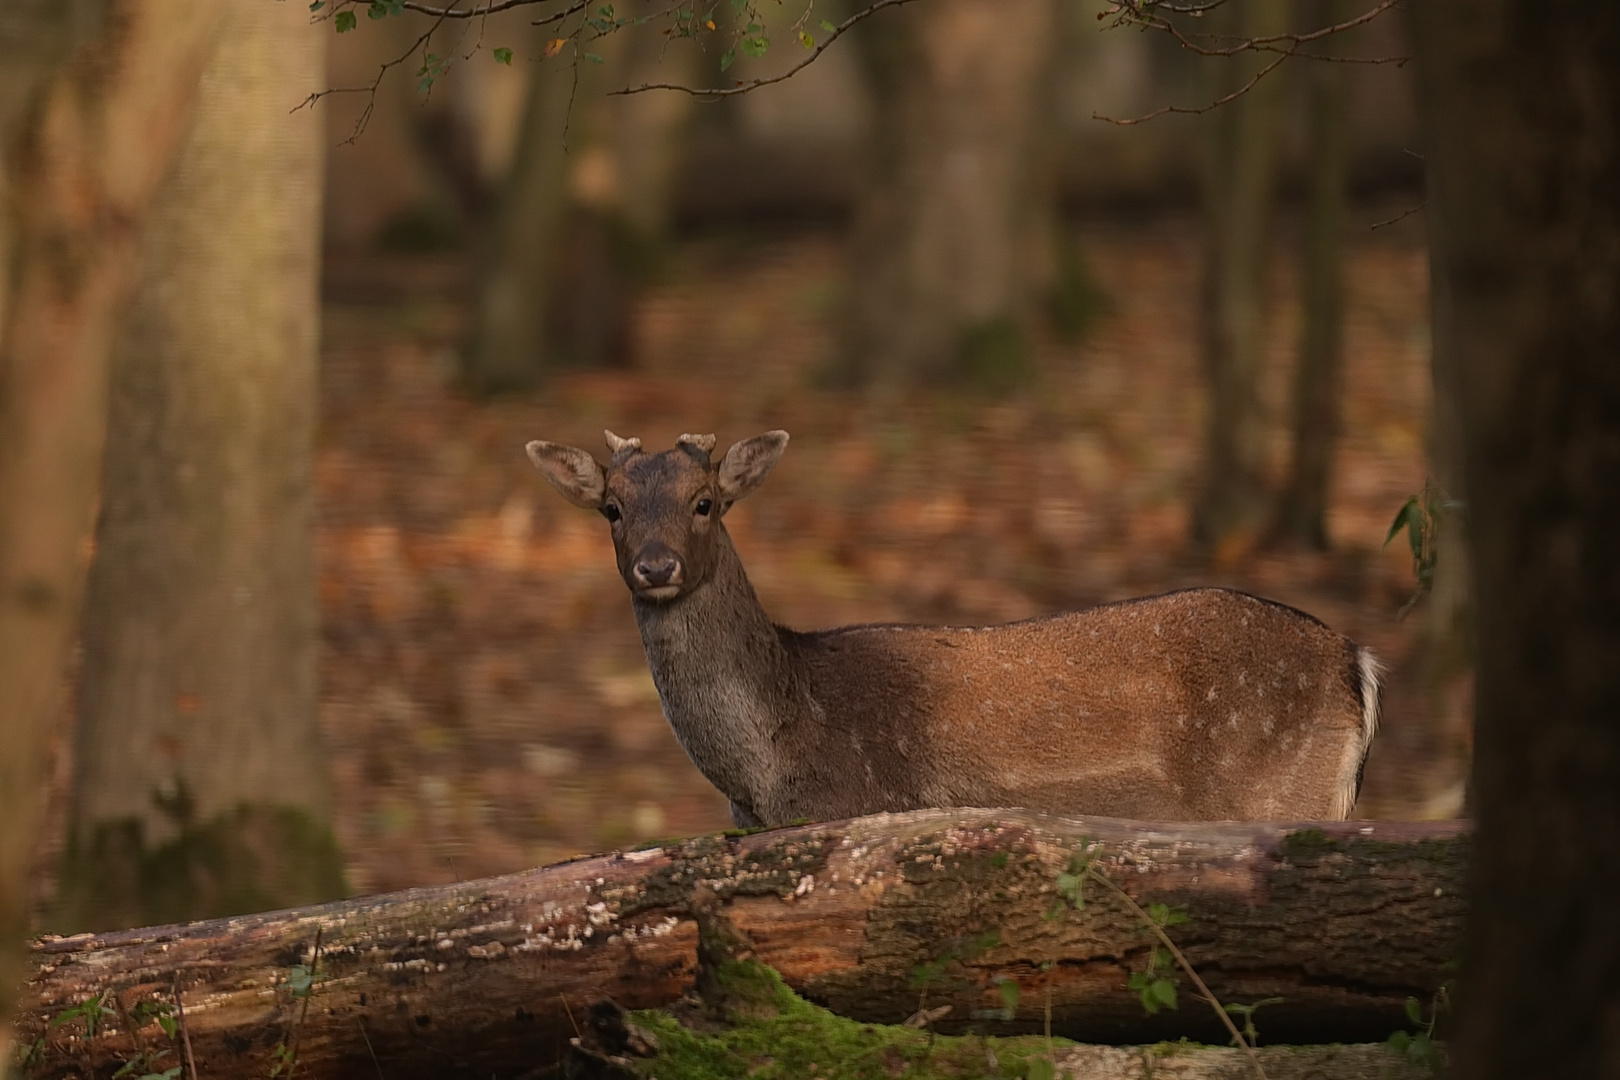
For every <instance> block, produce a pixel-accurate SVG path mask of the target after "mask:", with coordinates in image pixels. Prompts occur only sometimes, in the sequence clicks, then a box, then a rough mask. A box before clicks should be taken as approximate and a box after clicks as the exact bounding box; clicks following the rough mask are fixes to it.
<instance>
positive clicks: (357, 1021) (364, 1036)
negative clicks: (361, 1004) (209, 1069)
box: [191, 1016, 383, 1080]
mask: <svg viewBox="0 0 1620 1080" xmlns="http://www.w3.org/2000/svg"><path fill="white" fill-rule="evenodd" d="M354 1022H355V1024H356V1025H357V1026H358V1027H359V1028H360V1037H361V1038H362V1039H364V1040H366V1052H367V1053H369V1054H370V1055H371V1063H372V1064H373V1065H375V1066H376V1067H377V1080H383V1071H382V1062H380V1061H378V1060H377V1051H375V1050H373V1049H372V1048H371V1036H370V1035H368V1034H366V1022H365V1020H364V1019H363V1018H361V1017H358V1016H357V1017H355V1018H354ZM191 1080H197V1078H196V1076H195V1075H193V1076H192V1078H191Z"/></svg>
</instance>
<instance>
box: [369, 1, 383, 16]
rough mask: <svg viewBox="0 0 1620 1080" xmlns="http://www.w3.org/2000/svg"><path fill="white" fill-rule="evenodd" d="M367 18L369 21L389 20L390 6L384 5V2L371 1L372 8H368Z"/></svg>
mask: <svg viewBox="0 0 1620 1080" xmlns="http://www.w3.org/2000/svg"><path fill="white" fill-rule="evenodd" d="M366 18H368V19H386V18H388V5H387V4H385V3H383V0H371V6H370V7H368V8H366Z"/></svg>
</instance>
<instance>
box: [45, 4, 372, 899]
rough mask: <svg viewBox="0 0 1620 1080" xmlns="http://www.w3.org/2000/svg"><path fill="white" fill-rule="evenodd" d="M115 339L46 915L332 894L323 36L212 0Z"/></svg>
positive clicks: (265, 8)
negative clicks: (323, 552)
mask: <svg viewBox="0 0 1620 1080" xmlns="http://www.w3.org/2000/svg"><path fill="white" fill-rule="evenodd" d="M228 10H229V15H228V16H227V21H226V24H225V28H224V32H223V35H222V40H221V45H220V47H219V48H218V50H217V51H216V53H215V55H214V56H213V58H212V59H211V60H210V62H209V65H208V67H207V69H206V71H205V72H204V73H203V76H202V81H201V84H200V90H199V96H198V103H197V108H196V115H195V119H194V121H193V124H192V127H191V130H190V133H189V134H188V136H187V137H186V139H185V141H184V143H183V144H182V145H181V147H180V150H179V152H178V154H177V155H176V159H175V163H174V168H173V171H172V172H171V173H170V175H169V177H168V179H167V181H166V182H165V184H164V187H163V190H162V192H161V194H160V195H159V196H158V198H157V201H156V203H155V204H154V206H153V209H152V214H151V219H150V223H149V230H148V234H147V239H146V242H145V243H144V245H143V250H142V265H141V277H140V282H139V285H138V287H137V289H136V293H135V296H134V300H133V303H132V304H131V306H130V309H129V312H128V314H127V316H126V318H125V321H124V323H123V325H122V328H121V332H120V334H119V339H118V345H117V349H116V351H115V354H114V357H113V368H112V383H111V385H112V393H111V405H110V412H109V420H108V423H109V438H108V441H107V453H106V457H105V463H104V469H103V472H104V476H105V492H106V493H105V495H104V496H103V499H102V504H101V514H100V520H99V522H98V525H97V531H96V557H95V561H94V564H93V565H92V567H91V570H90V580H89V587H88V592H87V595H86V601H85V612H84V634H83V650H84V651H83V661H82V663H81V666H80V669H79V678H78V726H77V739H76V742H75V751H74V764H75V774H76V775H75V777H74V790H73V798H74V802H73V811H72V823H71V837H70V840H69V844H68V849H67V853H66V856H65V858H64V863H63V869H62V874H61V879H60V881H61V895H60V897H59V903H58V905H57V911H56V913H55V917H54V920H53V921H54V923H55V924H56V925H58V926H60V927H62V928H64V929H73V930H79V929H110V928H115V927H121V926H133V925H146V924H151V923H153V922H160V921H162V922H169V921H177V920H180V919H186V918H202V917H205V916H213V915H227V914H234V913H236V912H240V911H254V910H263V909H266V908H272V907H286V906H290V905H292V904H295V903H310V902H314V901H318V900H325V899H330V898H332V897H334V896H339V895H342V892H343V885H342V861H341V856H340V855H339V854H338V852H337V849H336V846H335V842H334V841H333V839H332V836H331V831H330V795H329V792H328V779H327V775H326V763H325V756H324V754H323V753H322V749H321V738H320V729H319V717H318V713H317V699H318V688H317V685H316V670H315V663H316V648H317V644H318V625H317V614H316V607H315V552H314V546H315V537H314V500H313V485H312V476H311V474H312V471H313V456H314V441H315V413H316V353H317V347H318V336H319V322H320V316H319V298H318V283H319V278H320V206H321V198H320V178H321V159H322V151H323V139H322V132H321V126H320V124H319V122H318V118H316V117H314V116H313V114H310V113H308V112H299V113H291V114H290V113H289V103H294V104H295V103H296V102H297V100H298V94H299V88H300V87H302V86H304V85H313V84H315V83H316V82H318V80H319V79H320V77H321V71H322V64H321V57H322V54H323V53H324V51H325V50H324V47H323V46H324V43H325V37H324V35H323V34H322V33H321V30H322V28H320V27H316V26H311V25H310V22H309V17H308V12H307V10H304V9H300V8H298V7H297V6H296V5H288V4H260V3H246V2H242V0H237V2H235V3H232V4H230V5H228Z"/></svg>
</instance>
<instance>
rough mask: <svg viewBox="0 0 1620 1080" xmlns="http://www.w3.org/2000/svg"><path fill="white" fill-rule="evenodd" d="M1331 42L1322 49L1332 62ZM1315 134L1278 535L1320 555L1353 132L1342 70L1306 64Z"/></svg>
mask: <svg viewBox="0 0 1620 1080" xmlns="http://www.w3.org/2000/svg"><path fill="white" fill-rule="evenodd" d="M1304 6H1305V7H1307V9H1308V10H1309V13H1310V20H1309V23H1308V26H1309V27H1318V26H1332V25H1334V24H1336V23H1339V22H1342V21H1344V20H1345V19H1346V18H1348V17H1349V7H1348V5H1347V3H1346V2H1345V0H1316V2H1315V3H1311V4H1307V5H1304ZM1334 44H1335V42H1334V40H1333V39H1332V38H1328V39H1327V40H1326V41H1325V42H1324V43H1323V45H1322V46H1321V47H1320V48H1318V49H1317V52H1319V53H1321V54H1322V55H1331V51H1332V49H1333V46H1334ZM1303 74H1304V77H1305V79H1306V81H1307V85H1308V91H1307V92H1308V99H1307V100H1308V110H1309V120H1308V123H1309V127H1310V145H1309V154H1310V159H1309V161H1310V164H1309V186H1310V191H1309V203H1308V206H1307V217H1306V222H1305V259H1304V263H1305V280H1304V282H1303V291H1304V294H1305V295H1304V304H1303V307H1304V313H1303V314H1304V319H1303V323H1304V325H1303V327H1302V329H1301V333H1300V344H1299V363H1298V366H1297V368H1296V369H1295V373H1294V417H1293V420H1294V425H1293V427H1294V430H1293V452H1292V455H1291V459H1290V463H1289V472H1288V479H1287V480H1286V481H1285V483H1284V485H1283V489H1282V494H1281V497H1280V498H1279V500H1278V505H1277V533H1278V534H1279V536H1280V537H1281V538H1284V539H1287V540H1293V541H1295V542H1298V543H1302V544H1307V545H1309V546H1310V547H1313V548H1316V549H1317V550H1318V551H1326V550H1327V549H1328V547H1329V546H1330V542H1329V537H1328V530H1327V507H1328V496H1329V494H1330V492H1331V488H1332V480H1333V454H1334V448H1335V446H1336V444H1337V442H1338V438H1339V427H1340V401H1341V399H1342V397H1343V396H1344V217H1345V187H1346V183H1347V180H1348V157H1349V155H1348V141H1349V130H1348V126H1347V117H1346V107H1345V106H1346V93H1345V89H1346V88H1345V74H1346V73H1345V68H1344V65H1343V64H1337V63H1329V62H1322V61H1318V62H1315V63H1310V64H1307V65H1306V67H1305V69H1304V72H1303Z"/></svg>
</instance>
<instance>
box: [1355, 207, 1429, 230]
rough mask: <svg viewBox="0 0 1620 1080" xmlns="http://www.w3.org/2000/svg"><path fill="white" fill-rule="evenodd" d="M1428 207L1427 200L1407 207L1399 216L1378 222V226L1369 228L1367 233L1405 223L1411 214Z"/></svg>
mask: <svg viewBox="0 0 1620 1080" xmlns="http://www.w3.org/2000/svg"><path fill="white" fill-rule="evenodd" d="M1428 205H1429V200H1428V199H1424V200H1423V201H1422V202H1420V203H1418V204H1417V205H1416V206H1409V207H1407V208H1406V209H1405V210H1402V211H1401V212H1400V213H1399V214H1396V215H1395V216H1394V217H1392V218H1390V219H1389V220H1388V221H1380V222H1379V223H1378V224H1376V225H1373V226H1371V228H1369V229H1368V230H1367V231H1368V232H1371V231H1372V230H1373V229H1382V228H1383V227H1384V226H1385V225H1393V224H1395V223H1396V222H1397V221H1405V220H1406V219H1407V218H1409V217H1411V216H1412V215H1413V214H1415V213H1417V212H1418V211H1419V210H1421V209H1423V208H1424V207H1425V206H1428Z"/></svg>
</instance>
